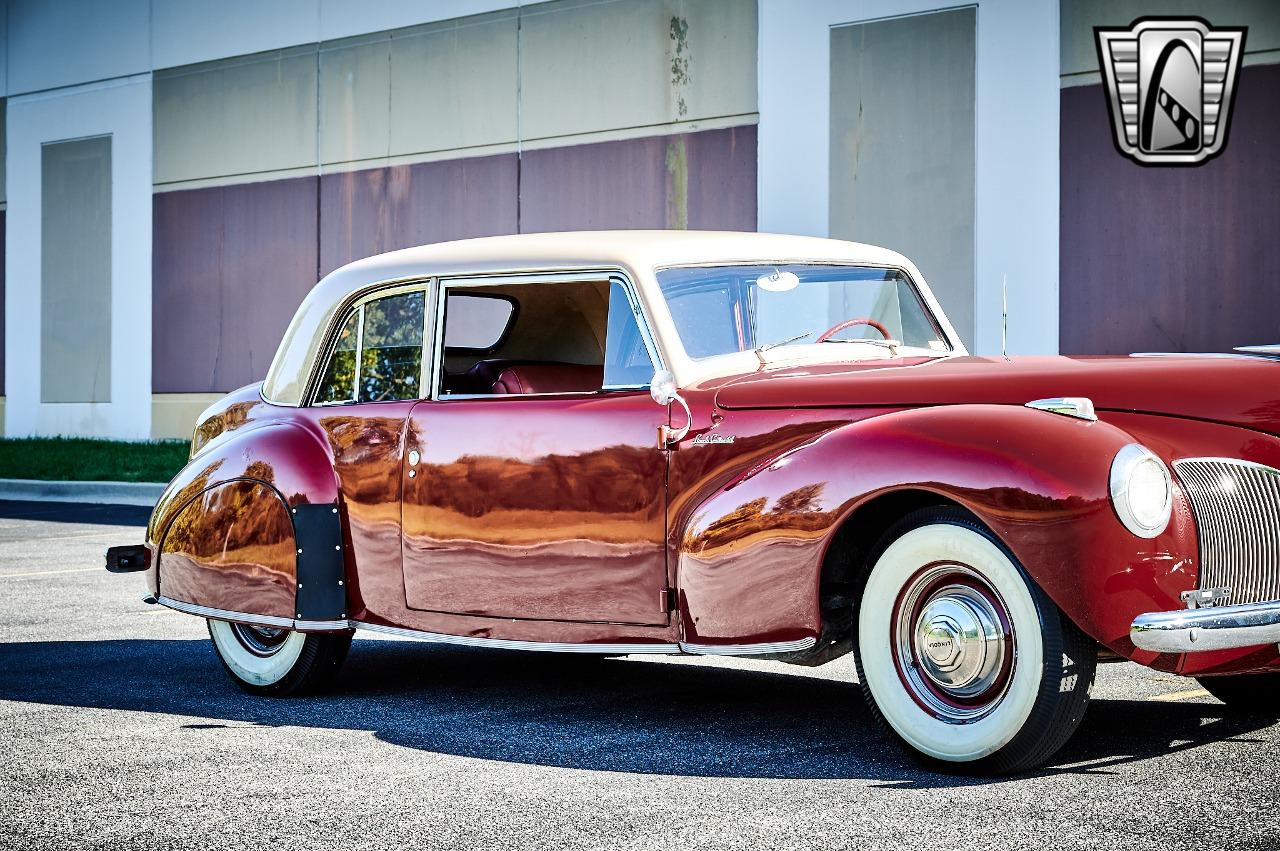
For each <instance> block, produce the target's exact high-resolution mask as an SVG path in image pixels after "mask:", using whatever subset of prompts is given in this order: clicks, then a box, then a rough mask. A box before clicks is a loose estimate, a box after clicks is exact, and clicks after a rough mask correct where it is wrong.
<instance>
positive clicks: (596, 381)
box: [493, 363, 604, 394]
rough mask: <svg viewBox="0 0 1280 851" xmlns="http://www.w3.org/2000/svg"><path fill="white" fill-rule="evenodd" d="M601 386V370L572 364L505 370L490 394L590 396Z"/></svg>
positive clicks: (542, 365) (596, 367) (529, 365)
mask: <svg viewBox="0 0 1280 851" xmlns="http://www.w3.org/2000/svg"><path fill="white" fill-rule="evenodd" d="M603 382H604V367H602V366H584V365H581V364H572V363H526V364H518V365H512V366H508V367H507V368H505V369H504V370H502V372H501V373H500V374H499V375H498V380H497V381H495V382H493V392H494V393H508V394H528V393H591V392H594V391H596V390H599V389H600V385H601V384H602V383H603Z"/></svg>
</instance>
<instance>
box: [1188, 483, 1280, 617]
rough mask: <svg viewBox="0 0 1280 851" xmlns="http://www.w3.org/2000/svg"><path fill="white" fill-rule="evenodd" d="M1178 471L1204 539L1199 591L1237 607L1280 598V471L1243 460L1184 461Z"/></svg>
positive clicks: (1200, 536)
mask: <svg viewBox="0 0 1280 851" xmlns="http://www.w3.org/2000/svg"><path fill="white" fill-rule="evenodd" d="M1173 469H1174V472H1176V473H1177V474H1178V478H1179V479H1181V480H1182V486H1183V488H1184V490H1185V491H1186V494H1187V498H1188V500H1190V502H1191V510H1192V512H1193V513H1194V514H1195V518H1196V527H1197V531H1198V532H1199V535H1198V537H1199V539H1200V579H1199V583H1198V584H1197V588H1199V589H1200V590H1211V589H1215V588H1229V589H1231V598H1230V601H1229V602H1231V603H1232V604H1235V605H1239V604H1243V603H1261V602H1265V601H1270V600H1280V526H1278V525H1277V523H1276V518H1277V516H1278V515H1280V470H1277V469H1275V468H1273V467H1268V466H1266V465H1264V464H1258V463H1256V462H1253V461H1244V460H1241V459H1239V458H1181V459H1179V460H1177V461H1174V462H1173Z"/></svg>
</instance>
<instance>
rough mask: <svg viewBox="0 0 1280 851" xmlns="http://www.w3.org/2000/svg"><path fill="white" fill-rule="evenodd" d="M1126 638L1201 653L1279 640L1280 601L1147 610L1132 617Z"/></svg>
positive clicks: (1161, 649) (1144, 645)
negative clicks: (1155, 610) (1171, 610)
mask: <svg viewBox="0 0 1280 851" xmlns="http://www.w3.org/2000/svg"><path fill="white" fill-rule="evenodd" d="M1129 638H1130V639H1131V640H1132V641H1133V643H1134V645H1135V646H1136V647H1140V648H1141V649H1143V650H1150V651H1152V652H1154V653H1200V652H1204V651H1206V650H1231V649H1233V648H1236V647H1254V646H1256V645H1262V644H1277V643H1280V601H1269V602H1265V603H1247V604H1244V605H1240V606H1210V607H1208V608H1202V609H1181V610H1179V611H1176V612H1148V613H1147V614H1145V615H1138V617H1136V618H1134V620H1133V625H1132V626H1130V627H1129Z"/></svg>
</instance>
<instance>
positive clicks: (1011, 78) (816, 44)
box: [758, 0, 1059, 354]
mask: <svg viewBox="0 0 1280 851" xmlns="http://www.w3.org/2000/svg"><path fill="white" fill-rule="evenodd" d="M965 8H974V9H976V13H975V14H976V30H975V33H974V44H975V48H974V52H975V56H974V70H973V79H974V95H973V97H974V106H973V121H974V129H973V134H974V135H973V154H972V169H973V201H972V204H971V205H968V209H967V210H966V209H964V207H965V205H964V204H963V203H956V199H954V198H952V197H949V196H948V195H947V194H946V192H947V187H946V184H945V182H943V181H932V182H931V178H930V177H929V175H928V174H927V169H921V171H920V172H919V173H917V174H913V175H909V176H907V177H906V179H907V180H909V181H910V182H909V183H907V184H904V185H903V187H902V190H903V191H901V192H898V193H885V192H883V191H881V192H879V193H878V194H879V195H881V196H883V197H879V198H875V199H873V200H874V201H879V202H880V203H882V204H883V205H884V207H885V215H886V216H889V217H893V218H894V219H895V220H897V221H907V220H909V217H910V215H911V214H912V211H913V210H912V206H913V205H916V206H918V205H920V204H927V205H930V207H929V210H928V212H927V213H926V215H927V216H930V217H932V219H931V221H930V223H929V227H930V228H931V229H933V230H932V232H934V233H939V232H949V231H964V230H966V229H969V230H970V231H971V233H972V236H971V238H970V244H971V246H972V253H973V262H972V271H971V273H968V274H969V275H971V276H972V283H971V284H969V283H968V282H967V281H966V280H965V278H966V277H968V275H966V273H965V270H964V266H965V265H966V264H964V263H963V262H961V263H960V264H959V267H958V268H959V271H954V269H955V268H956V267H954V266H953V267H951V268H947V267H945V266H941V265H939V264H937V263H935V264H934V265H935V266H936V267H937V268H935V269H934V270H930V269H928V268H926V269H923V270H922V271H923V274H924V276H925V278H926V279H929V280H930V284H931V285H932V284H935V283H936V284H937V289H938V290H939V291H940V292H943V293H949V294H950V300H951V302H952V305H951V306H952V307H953V308H954V307H956V304H955V302H956V300H957V298H958V299H960V300H961V301H962V302H963V304H962V305H960V306H959V309H957V310H956V312H957V314H958V315H960V316H962V317H963V316H964V315H965V312H964V307H968V315H969V316H972V329H973V331H972V335H971V336H970V337H969V338H967V339H966V340H965V343H966V344H967V345H968V346H969V348H970V349H971V350H972V351H976V352H982V353H991V352H999V351H1000V350H1001V348H1002V346H1003V345H1004V340H1003V334H1002V316H1001V314H1002V312H1003V309H1004V304H1005V299H1004V293H1003V289H1004V287H1003V286H1002V284H1003V283H1004V282H1007V290H1008V298H1007V305H1008V315H1009V335H1008V351H1009V352H1010V353H1020V354H1028V353H1051V352H1055V351H1056V350H1057V345H1058V289H1057V284H1058V281H1057V277H1058V160H1057V157H1058V104H1057V96H1058V89H1059V68H1058V55H1057V50H1056V45H1057V44H1058V41H1059V39H1058V10H1057V5H1056V3H1055V2H1052V0H1032V2H1027V0H978V2H976V3H938V2H929V0H858V2H851V0H810V2H805V3H793V2H788V0H760V24H759V30H760V49H759V57H760V74H759V78H760V123H759V146H760V154H759V190H758V197H759V219H760V221H759V226H760V229H761V230H767V231H783V232H792V233H804V234H812V235H817V236H826V235H828V234H830V233H831V232H832V220H831V214H832V211H833V209H836V208H835V207H833V203H835V204H845V203H848V200H847V199H844V200H842V199H841V197H840V196H839V193H837V195H836V197H835V198H834V199H833V195H832V186H833V185H835V186H836V187H837V189H839V187H840V186H841V183H842V181H847V179H848V170H852V169H853V168H854V167H856V163H854V162H853V161H852V160H850V159H849V158H840V157H837V156H833V151H832V150H831V144H832V142H831V140H832V132H831V130H832V128H831V121H832V114H831V103H832V100H833V98H837V97H840V96H842V95H843V96H848V95H844V94H843V93H842V91H841V90H840V88H839V86H840V85H841V81H840V80H837V79H836V78H835V77H833V74H832V54H831V43H832V36H831V33H832V28H833V27H837V28H838V27H843V26H846V25H860V24H866V23H870V22H877V21H885V20H893V19H897V20H901V19H907V20H909V17H910V16H913V15H928V14H929V13H933V12H939V11H946V10H949V9H965ZM936 47H937V49H938V50H944V49H945V47H944V46H942V45H937V46H936ZM912 83H913V80H912V79H911V78H909V77H908V78H905V79H896V80H889V81H886V82H885V83H884V85H886V86H889V87H892V88H896V89H898V90H901V91H903V92H904V95H903V96H904V97H913V98H914V97H919V98H922V99H927V98H928V97H929V96H930V93H929V92H928V91H926V90H925V89H927V84H924V85H922V86H921V88H920V90H918V91H913V90H912V88H911V84H912ZM915 120H917V122H918V126H912V127H907V128H876V129H877V131H878V132H882V133H883V132H887V133H891V134H892V133H896V132H902V133H904V134H906V133H919V134H930V133H935V132H939V129H940V127H945V125H946V120H945V119H944V118H941V117H939V116H936V115H932V114H930V113H927V112H924V111H922V112H921V114H920V115H919V117H918V118H916V119H915ZM944 132H945V130H944ZM842 169H843V170H846V171H845V172H844V173H842V172H841V170H842ZM854 203H856V202H854ZM905 230H906V228H905V226H904V227H903V228H900V229H899V230H898V232H897V234H892V233H891V234H888V235H887V236H888V240H889V241H890V244H889V245H887V246H886V247H888V248H907V249H909V248H910V246H908V245H906V244H905V243H906V242H908V240H907V239H906V238H904V237H902V236H901V234H903V233H904V232H905ZM864 233H865V236H864ZM840 235H841V236H845V237H847V238H853V239H871V240H877V239H878V240H881V241H885V239H886V234H885V233H884V231H879V232H877V231H874V230H872V229H871V228H868V229H867V230H866V231H865V232H864V231H861V230H859V229H855V228H842V229H841V231H840ZM895 243H896V244H895ZM935 274H936V275H937V276H938V278H939V279H938V280H937V281H936V282H935V281H934V280H932V276H934V275H935ZM966 289H968V290H969V293H968V294H966Z"/></svg>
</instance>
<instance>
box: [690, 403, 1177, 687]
mask: <svg viewBox="0 0 1280 851" xmlns="http://www.w3.org/2000/svg"><path fill="white" fill-rule="evenodd" d="M1133 440H1134V438H1133V437H1132V436H1131V435H1130V434H1128V433H1127V432H1125V431H1123V430H1122V429H1120V428H1117V427H1115V426H1113V425H1109V424H1107V423H1105V422H1089V421H1085V420H1079V419H1075V418H1071V417H1065V416H1061V415H1057V414H1051V413H1046V412H1043V411H1038V410H1032V409H1029V408H1023V407H1013V406H1002V405H953V406H946V407H935V408H913V409H909V410H902V411H897V412H893V413H888V414H884V415H881V416H874V417H870V418H867V419H864V420H860V421H857V422H854V423H849V424H846V425H841V426H839V427H836V428H833V429H831V430H829V431H827V432H825V433H823V434H821V435H819V436H817V437H816V438H814V439H812V440H809V441H807V442H806V443H804V444H801V445H800V446H798V447H795V448H792V449H790V450H788V451H786V452H783V453H781V454H780V455H778V456H777V457H775V458H773V459H770V460H768V461H767V463H757V464H755V465H753V466H752V468H751V472H750V473H749V474H748V475H745V476H743V477H741V478H739V479H737V480H734V481H732V482H730V483H729V484H728V485H727V486H725V487H724V488H722V489H721V490H719V491H717V492H715V493H713V494H712V495H710V496H709V497H708V498H706V499H705V500H704V501H703V502H702V503H701V505H700V506H699V507H698V508H697V510H695V511H694V512H692V514H691V516H690V520H689V522H688V524H687V526H686V528H685V529H684V530H683V535H682V537H681V544H680V548H679V557H678V581H679V586H680V591H681V599H682V601H683V604H682V605H683V615H684V617H685V627H686V634H687V635H690V636H693V637H692V638H690V639H688V640H697V641H701V642H706V643H715V642H717V641H722V642H725V643H729V642H735V643H749V642H758V641H776V640H785V639H789V638H797V637H802V636H805V635H817V634H818V632H819V630H820V628H821V617H820V609H819V584H820V581H821V578H822V569H823V564H824V560H825V559H826V557H827V555H828V552H829V550H830V548H831V546H832V544H833V539H834V538H835V535H836V532H837V530H839V529H841V528H842V526H844V525H845V524H846V523H850V522H857V520H858V518H859V516H860V514H859V512H860V511H862V510H863V509H866V508H867V507H868V506H870V505H871V504H873V502H874V501H875V500H877V499H879V498H882V497H885V496H887V495H890V494H895V493H902V492H906V491H915V492H922V493H924V494H930V495H933V496H934V497H935V498H937V499H939V500H947V501H951V502H955V503H958V504H960V505H962V506H964V507H965V508H967V509H968V510H969V511H971V512H973V514H974V515H976V516H977V517H978V518H979V519H980V520H982V521H983V522H984V523H985V524H986V525H987V526H988V527H989V528H990V529H991V530H992V531H993V532H994V533H995V534H996V535H997V536H998V537H999V538H1000V539H1001V540H1002V541H1003V542H1004V544H1005V545H1006V546H1007V547H1008V548H1009V549H1010V550H1011V551H1012V552H1013V553H1014V554H1015V555H1016V556H1017V558H1018V559H1019V561H1020V562H1021V563H1022V564H1023V566H1024V567H1025V568H1026V570H1027V572H1028V573H1029V574H1030V575H1031V577H1032V578H1033V579H1034V580H1035V581H1036V582H1037V583H1038V584H1039V585H1040V587H1041V588H1043V589H1044V590H1045V592H1046V593H1047V594H1048V595H1049V596H1050V598H1052V599H1053V601H1054V602H1055V603H1056V604H1057V605H1058V606H1059V607H1060V608H1062V609H1063V611H1064V612H1066V614H1067V616H1068V617H1070V618H1071V619H1072V620H1073V621H1074V622H1075V623H1076V624H1077V625H1079V626H1080V628H1081V629H1083V630H1084V631H1085V632H1087V633H1088V634H1089V635H1091V636H1092V637H1093V638H1095V639H1096V640H1098V641H1100V642H1102V643H1103V644H1105V645H1106V646H1107V647H1109V648H1111V649H1112V650H1114V651H1116V652H1117V653H1121V654H1122V655H1125V656H1127V657H1129V658H1134V659H1136V660H1138V661H1142V662H1144V663H1146V664H1151V663H1152V662H1153V661H1154V660H1155V659H1156V658H1157V657H1156V656H1155V654H1144V653H1143V652H1142V651H1137V650H1136V649H1135V648H1134V647H1133V645H1132V643H1130V641H1129V638H1128V635H1129V624H1130V623H1131V621H1132V620H1133V617H1134V616H1136V615H1137V614H1140V613H1142V612H1146V611H1153V610H1157V611H1158V610H1163V609H1168V608H1174V607H1177V606H1178V605H1179V602H1178V593H1179V592H1180V591H1183V590H1187V589H1190V588H1192V587H1194V585H1195V580H1196V570H1197V564H1196V545H1195V529H1194V524H1193V521H1192V519H1191V515H1190V511H1189V508H1188V506H1187V503H1186V499H1185V497H1184V496H1183V495H1182V494H1181V493H1180V492H1175V501H1174V516H1173V519H1172V521H1171V522H1170V525H1169V529H1168V530H1166V532H1165V533H1164V534H1162V535H1161V536H1159V537H1158V538H1155V539H1153V540H1145V539H1141V538H1138V537H1137V536H1135V535H1133V534H1132V533H1130V532H1129V531H1128V530H1127V529H1125V528H1124V526H1123V525H1122V524H1121V523H1120V521H1119V519H1118V518H1117V517H1116V515H1115V512H1114V510H1113V509H1112V507H1111V502H1110V496H1109V492H1108V478H1109V471H1110V466H1111V460H1112V458H1113V457H1114V455H1115V453H1116V452H1117V451H1118V450H1119V449H1120V447H1122V446H1124V445H1125V444H1127V443H1131V442H1133ZM1175 491H1176V488H1175ZM867 516H870V515H869V514H868V515H867ZM884 531H885V530H884V529H883V528H870V529H858V530H857V532H858V533H859V534H860V535H862V536H863V539H864V541H865V540H866V539H867V538H868V537H869V538H870V539H871V540H874V539H876V538H878V537H879V535H880V534H882V533H883V532H884ZM891 603H892V601H885V604H886V605H889V604H891ZM784 637H785V638H784Z"/></svg>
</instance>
